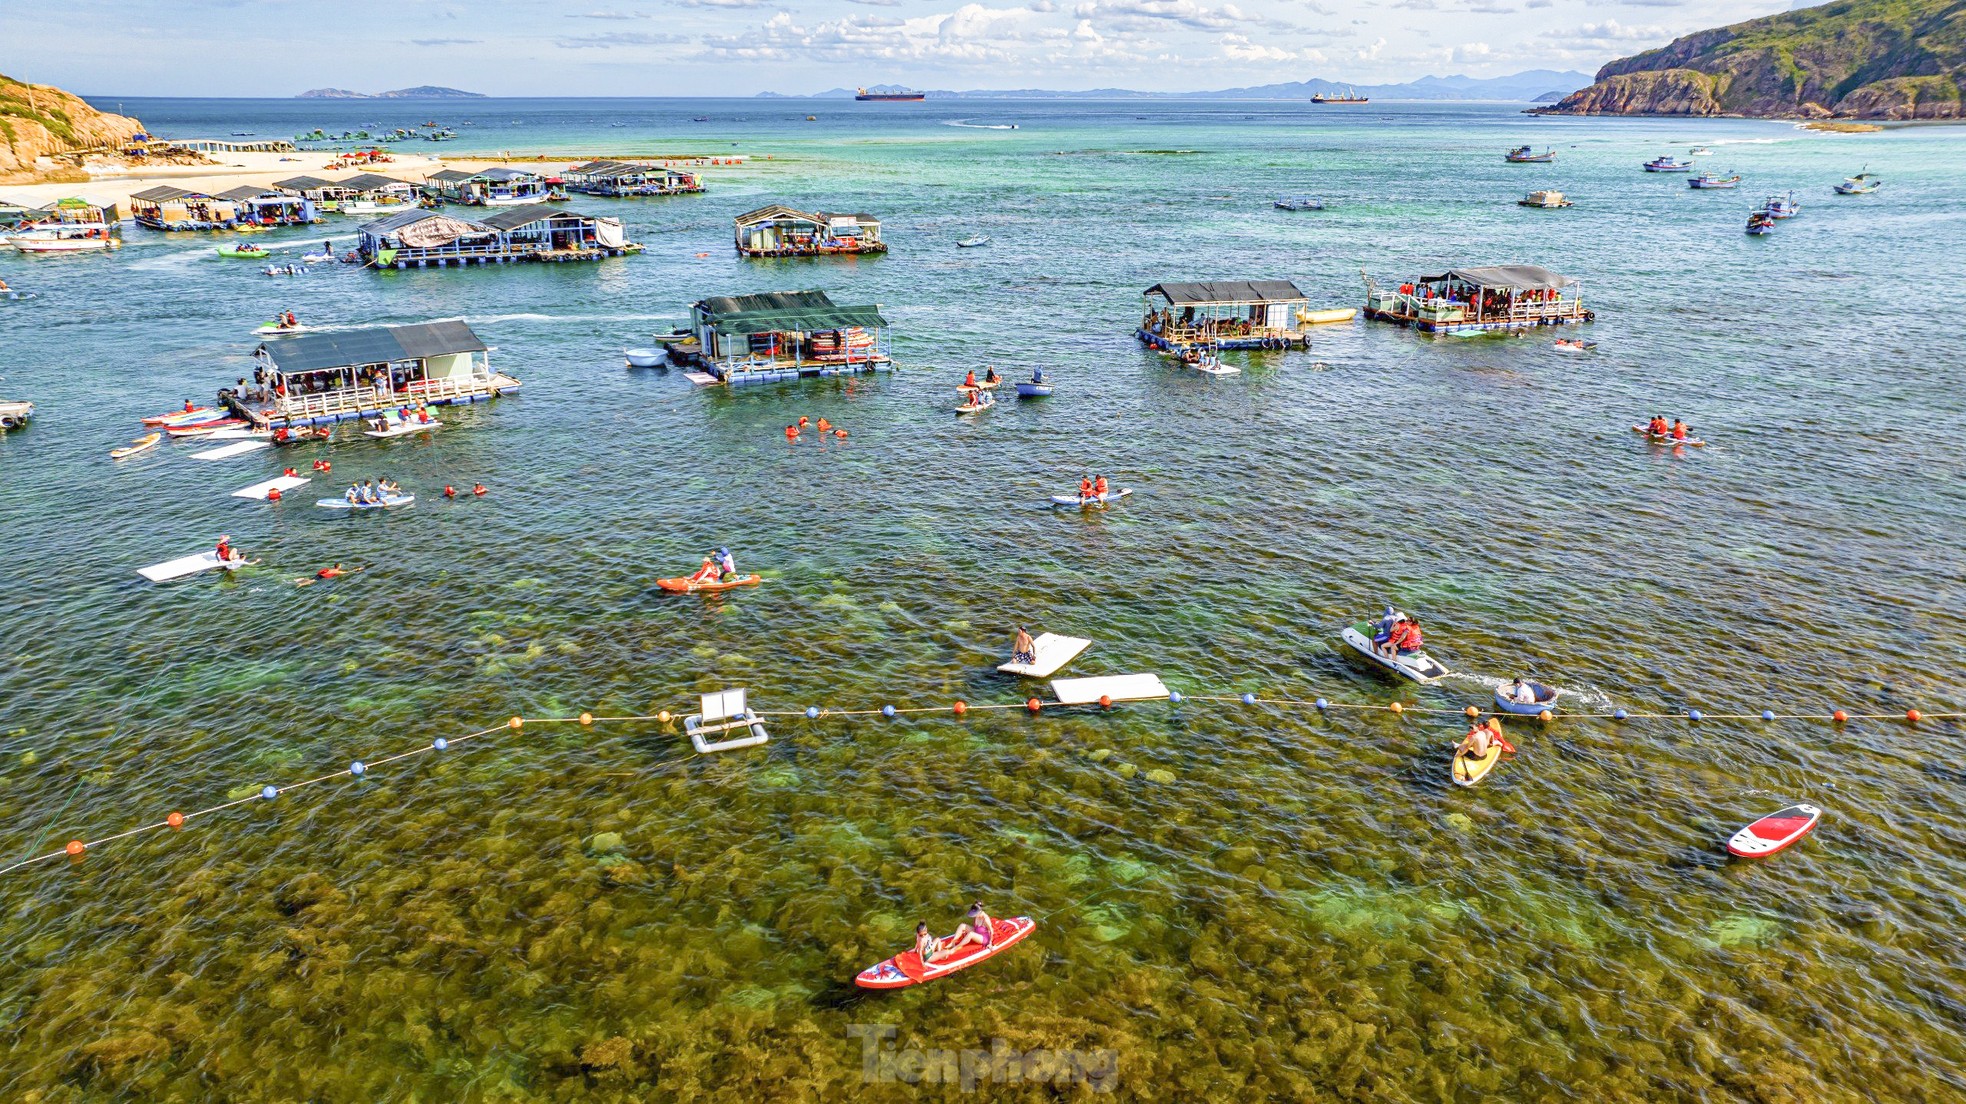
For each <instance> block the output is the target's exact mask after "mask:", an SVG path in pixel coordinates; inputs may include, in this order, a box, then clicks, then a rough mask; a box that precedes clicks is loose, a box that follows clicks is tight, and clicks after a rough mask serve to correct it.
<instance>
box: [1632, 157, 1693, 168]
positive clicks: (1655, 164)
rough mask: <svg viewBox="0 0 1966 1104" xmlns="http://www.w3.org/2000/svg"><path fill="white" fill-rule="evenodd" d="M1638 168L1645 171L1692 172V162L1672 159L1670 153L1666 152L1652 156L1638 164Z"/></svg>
mask: <svg viewBox="0 0 1966 1104" xmlns="http://www.w3.org/2000/svg"><path fill="white" fill-rule="evenodd" d="M1639 168H1641V169H1644V170H1645V171H1646V172H1692V171H1693V162H1691V161H1674V160H1673V159H1672V155H1671V154H1666V155H1663V156H1660V157H1654V158H1653V159H1652V160H1650V161H1647V162H1646V163H1645V164H1643V165H1640V166H1639Z"/></svg>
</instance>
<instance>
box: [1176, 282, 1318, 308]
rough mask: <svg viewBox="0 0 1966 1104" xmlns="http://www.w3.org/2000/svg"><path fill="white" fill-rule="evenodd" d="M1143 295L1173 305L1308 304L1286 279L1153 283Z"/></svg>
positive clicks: (1300, 292)
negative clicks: (1158, 298)
mask: <svg viewBox="0 0 1966 1104" xmlns="http://www.w3.org/2000/svg"><path fill="white" fill-rule="evenodd" d="M1142 294H1145V295H1158V296H1160V297H1161V298H1163V299H1165V300H1167V301H1168V302H1169V303H1172V304H1174V305H1176V306H1195V305H1198V304H1202V303H1287V302H1309V301H1310V297H1309V296H1307V295H1305V294H1304V293H1303V292H1302V291H1299V290H1298V288H1297V285H1296V284H1293V283H1291V282H1290V281H1289V280H1207V281H1202V282H1198V283H1168V284H1155V285H1154V286H1153V287H1150V288H1148V289H1147V290H1146V291H1145V292H1143V293H1142Z"/></svg>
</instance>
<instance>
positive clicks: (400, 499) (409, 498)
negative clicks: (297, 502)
mask: <svg viewBox="0 0 1966 1104" xmlns="http://www.w3.org/2000/svg"><path fill="white" fill-rule="evenodd" d="M415 501H416V496H415V495H390V496H388V497H387V498H384V499H383V500H382V501H381V502H350V501H348V500H347V499H345V498H324V499H321V500H320V501H318V502H316V503H315V504H314V505H316V506H319V507H320V508H321V509H323V510H387V509H388V508H389V507H391V506H408V505H409V504H410V503H412V502H415Z"/></svg>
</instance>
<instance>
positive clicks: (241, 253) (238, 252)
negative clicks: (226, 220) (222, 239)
mask: <svg viewBox="0 0 1966 1104" xmlns="http://www.w3.org/2000/svg"><path fill="white" fill-rule="evenodd" d="M218 255H219V256H221V257H232V258H235V259H239V260H249V261H263V260H265V259H266V258H267V257H268V256H269V255H270V254H268V253H267V251H266V250H265V249H262V248H261V247H259V246H257V245H241V244H239V243H237V242H234V243H232V244H229V245H221V246H219V247H218Z"/></svg>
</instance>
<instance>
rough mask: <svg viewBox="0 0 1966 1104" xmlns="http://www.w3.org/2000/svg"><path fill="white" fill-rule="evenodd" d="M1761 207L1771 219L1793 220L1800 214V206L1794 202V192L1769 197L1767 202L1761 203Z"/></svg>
mask: <svg viewBox="0 0 1966 1104" xmlns="http://www.w3.org/2000/svg"><path fill="white" fill-rule="evenodd" d="M1761 207H1762V209H1763V210H1765V211H1767V212H1768V214H1769V217H1771V218H1778V219H1786V218H1794V217H1795V216H1797V215H1799V214H1801V213H1802V204H1800V203H1797V202H1796V201H1795V193H1794V192H1783V193H1782V194H1781V195H1771V196H1769V197H1768V201H1767V202H1765V203H1763V204H1762V205H1761Z"/></svg>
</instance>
